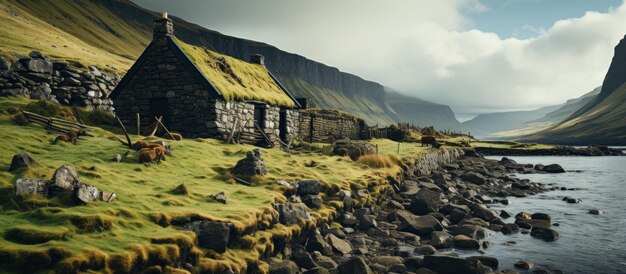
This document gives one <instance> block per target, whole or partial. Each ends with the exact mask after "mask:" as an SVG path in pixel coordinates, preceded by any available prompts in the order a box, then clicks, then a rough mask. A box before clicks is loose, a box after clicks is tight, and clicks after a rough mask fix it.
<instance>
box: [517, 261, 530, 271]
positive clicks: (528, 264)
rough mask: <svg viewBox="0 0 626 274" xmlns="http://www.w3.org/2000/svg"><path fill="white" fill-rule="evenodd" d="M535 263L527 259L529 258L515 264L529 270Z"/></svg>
mask: <svg viewBox="0 0 626 274" xmlns="http://www.w3.org/2000/svg"><path fill="white" fill-rule="evenodd" d="M533 265H534V264H533V263H532V262H531V261H527V260H519V261H517V262H516V263H515V264H514V265H513V266H515V267H517V268H519V269H524V270H528V269H531V268H533Z"/></svg>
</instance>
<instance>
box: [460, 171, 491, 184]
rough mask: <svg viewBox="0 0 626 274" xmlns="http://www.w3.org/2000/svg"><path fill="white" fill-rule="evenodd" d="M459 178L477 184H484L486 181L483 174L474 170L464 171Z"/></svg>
mask: <svg viewBox="0 0 626 274" xmlns="http://www.w3.org/2000/svg"><path fill="white" fill-rule="evenodd" d="M461 179H463V180H465V181H468V182H470V183H474V184H477V185H484V184H486V183H487V179H486V178H485V176H483V175H482V174H480V173H476V172H465V173H463V175H461Z"/></svg>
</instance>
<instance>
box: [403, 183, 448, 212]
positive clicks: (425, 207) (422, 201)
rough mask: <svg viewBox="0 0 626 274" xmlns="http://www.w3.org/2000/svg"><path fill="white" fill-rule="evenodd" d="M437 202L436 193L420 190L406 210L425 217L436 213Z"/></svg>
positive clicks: (437, 194) (437, 208) (438, 197)
mask: <svg viewBox="0 0 626 274" xmlns="http://www.w3.org/2000/svg"><path fill="white" fill-rule="evenodd" d="M439 200H440V196H439V193H438V192H435V191H432V190H428V189H422V190H420V191H418V192H417V194H415V196H414V197H413V200H412V201H411V205H410V206H409V208H408V209H409V211H411V212H413V213H414V214H417V215H426V214H428V213H431V212H438V211H439Z"/></svg>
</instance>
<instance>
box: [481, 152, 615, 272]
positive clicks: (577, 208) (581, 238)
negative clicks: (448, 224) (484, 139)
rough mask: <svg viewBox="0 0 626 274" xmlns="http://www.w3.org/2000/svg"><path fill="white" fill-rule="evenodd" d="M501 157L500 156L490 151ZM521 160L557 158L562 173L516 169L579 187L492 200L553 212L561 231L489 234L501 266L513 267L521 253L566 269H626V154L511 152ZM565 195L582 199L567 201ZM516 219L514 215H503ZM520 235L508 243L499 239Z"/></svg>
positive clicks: (532, 176) (530, 176) (488, 252)
mask: <svg viewBox="0 0 626 274" xmlns="http://www.w3.org/2000/svg"><path fill="white" fill-rule="evenodd" d="M489 158H492V159H500V158H501V157H489ZM509 158H512V159H514V160H516V161H517V162H518V163H532V164H552V163H558V164H560V165H561V166H563V168H565V169H566V170H567V171H568V172H567V173H563V174H527V175H517V176H518V177H519V178H528V179H530V180H532V181H535V182H541V183H546V184H549V183H553V184H555V185H556V186H559V187H561V186H564V187H567V188H580V189H581V190H575V191H560V190H558V191H550V192H546V193H542V194H539V195H535V196H531V197H527V198H510V199H511V201H512V204H511V205H508V206H504V205H497V206H496V205H494V206H493V207H492V208H494V209H505V210H507V211H509V212H511V213H513V214H517V213H518V212H520V211H528V212H531V213H532V212H545V213H548V214H550V216H552V222H553V223H559V224H560V226H558V227H553V228H554V229H555V230H557V231H558V232H559V233H560V234H561V236H560V238H559V239H558V240H557V241H554V242H544V241H542V240H539V239H535V238H532V237H530V235H528V234H526V235H524V234H515V235H508V236H504V235H502V234H501V233H497V234H496V236H493V237H491V238H490V239H489V240H491V241H493V242H495V243H496V245H495V246H494V247H492V248H488V249H486V250H485V252H486V255H490V256H495V257H497V258H498V259H499V261H500V268H501V269H504V268H513V264H514V263H515V262H516V261H517V260H520V259H526V260H530V261H532V262H534V263H535V265H548V266H550V265H551V266H554V267H555V268H557V269H561V270H563V271H565V272H566V273H626V157H557V156H550V157H509ZM564 196H570V197H575V198H578V199H582V201H583V202H582V203H581V204H568V203H566V202H564V201H561V199H562V198H563V197H564ZM590 209H601V210H602V211H604V214H603V215H591V214H588V213H587V211H588V210H590ZM505 221H506V222H513V221H514V218H510V219H508V220H505ZM511 240H512V241H516V242H517V244H515V245H512V246H504V245H501V243H504V242H506V241H511Z"/></svg>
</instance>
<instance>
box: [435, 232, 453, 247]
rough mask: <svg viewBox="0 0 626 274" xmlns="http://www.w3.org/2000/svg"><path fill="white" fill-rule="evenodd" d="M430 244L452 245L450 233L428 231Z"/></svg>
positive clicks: (436, 245)
mask: <svg viewBox="0 0 626 274" xmlns="http://www.w3.org/2000/svg"><path fill="white" fill-rule="evenodd" d="M430 244H431V245H433V246H435V247H437V248H444V247H450V246H452V244H453V242H452V235H450V234H448V232H444V231H433V232H432V233H430Z"/></svg>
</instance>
